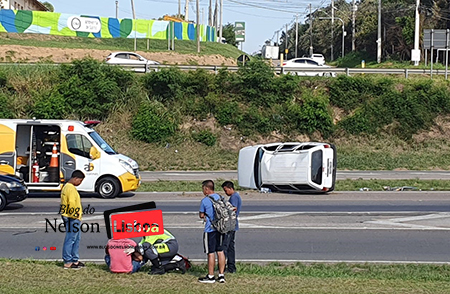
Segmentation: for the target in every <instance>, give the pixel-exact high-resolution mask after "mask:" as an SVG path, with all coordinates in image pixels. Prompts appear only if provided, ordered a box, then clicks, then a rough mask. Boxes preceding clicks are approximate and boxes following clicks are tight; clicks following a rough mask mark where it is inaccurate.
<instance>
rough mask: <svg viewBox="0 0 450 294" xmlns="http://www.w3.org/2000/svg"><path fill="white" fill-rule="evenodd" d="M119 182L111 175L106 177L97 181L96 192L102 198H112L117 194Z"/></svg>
mask: <svg viewBox="0 0 450 294" xmlns="http://www.w3.org/2000/svg"><path fill="white" fill-rule="evenodd" d="M119 192H120V184H119V182H118V181H117V180H116V179H115V178H113V177H106V178H103V179H101V180H100V181H98V184H97V193H98V194H100V196H102V197H103V198H114V197H116V196H117V195H119Z"/></svg>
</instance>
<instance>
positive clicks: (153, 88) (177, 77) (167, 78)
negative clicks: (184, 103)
mask: <svg viewBox="0 0 450 294" xmlns="http://www.w3.org/2000/svg"><path fill="white" fill-rule="evenodd" d="M185 81H186V74H185V73H183V72H182V71H181V70H180V69H178V68H175V67H170V68H163V69H161V70H160V71H157V72H150V73H148V74H145V75H144V76H143V77H142V84H143V86H144V88H145V89H146V90H147V92H148V95H149V96H150V97H152V98H153V99H155V100H157V101H160V102H163V103H164V104H165V105H168V103H172V102H173V101H176V100H178V99H181V98H183V97H184V96H185V92H184V91H185V90H186V89H185Z"/></svg>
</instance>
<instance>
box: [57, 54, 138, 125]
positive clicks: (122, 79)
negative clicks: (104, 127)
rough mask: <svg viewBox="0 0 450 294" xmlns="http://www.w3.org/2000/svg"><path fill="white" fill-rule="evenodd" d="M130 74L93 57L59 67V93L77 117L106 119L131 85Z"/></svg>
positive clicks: (131, 77)
mask: <svg viewBox="0 0 450 294" xmlns="http://www.w3.org/2000/svg"><path fill="white" fill-rule="evenodd" d="M132 81H133V76H132V74H131V73H129V72H126V71H123V70H121V69H120V68H118V67H112V66H107V65H105V64H102V63H101V62H99V61H96V60H94V59H92V58H85V59H81V60H75V61H74V62H73V64H72V65H63V66H62V67H61V74H60V84H59V87H58V88H59V92H60V93H61V95H62V96H63V97H64V98H65V100H66V101H67V104H68V105H69V106H71V107H72V109H73V111H74V114H76V115H77V116H78V117H79V118H99V119H102V118H105V117H106V116H107V115H108V114H109V111H110V110H111V109H112V107H113V105H115V103H117V102H118V101H120V100H121V98H122V97H123V95H124V93H125V92H126V91H127V88H128V87H129V86H130V85H131V83H132Z"/></svg>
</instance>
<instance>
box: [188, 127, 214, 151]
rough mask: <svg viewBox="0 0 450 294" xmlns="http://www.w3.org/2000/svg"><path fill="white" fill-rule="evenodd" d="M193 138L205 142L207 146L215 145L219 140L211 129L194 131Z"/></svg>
mask: <svg viewBox="0 0 450 294" xmlns="http://www.w3.org/2000/svg"><path fill="white" fill-rule="evenodd" d="M192 138H193V139H194V140H195V141H197V142H199V143H203V144H205V145H206V146H210V147H211V146H214V145H215V144H216V142H217V136H216V135H215V134H213V133H212V132H211V131H210V130H201V131H194V132H192Z"/></svg>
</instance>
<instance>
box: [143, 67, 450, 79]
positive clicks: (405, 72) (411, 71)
mask: <svg viewBox="0 0 450 294" xmlns="http://www.w3.org/2000/svg"><path fill="white" fill-rule="evenodd" d="M171 66H173V65H148V71H150V70H158V69H159V68H167V67H171ZM176 67H178V68H179V69H181V70H196V69H199V68H201V69H204V70H206V71H214V72H215V73H217V72H218V71H219V70H220V69H226V70H229V71H232V72H236V71H237V70H238V69H239V67H238V66H213V65H177V66H176ZM273 70H274V72H275V73H276V74H284V73H286V72H290V73H296V72H301V73H312V75H313V73H317V74H320V73H324V72H325V73H336V74H345V75H347V76H351V75H354V74H388V75H401V76H404V77H405V78H408V77H409V75H430V74H431V70H429V69H416V68H348V67H346V68H342V67H329V68H316V67H302V68H298V67H297V68H296V67H282V66H274V67H273ZM432 73H433V75H446V74H447V72H446V71H445V70H443V69H433V71H432Z"/></svg>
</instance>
